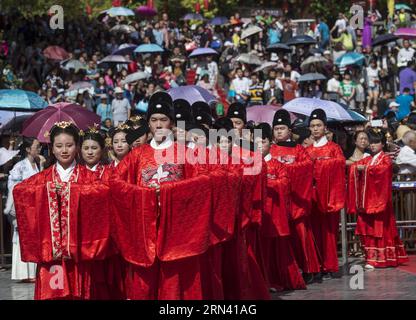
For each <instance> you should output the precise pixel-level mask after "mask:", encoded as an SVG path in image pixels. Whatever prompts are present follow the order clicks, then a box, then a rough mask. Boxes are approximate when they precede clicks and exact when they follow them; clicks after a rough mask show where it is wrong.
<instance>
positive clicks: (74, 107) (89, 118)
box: [22, 103, 101, 143]
mask: <svg viewBox="0 0 416 320" xmlns="http://www.w3.org/2000/svg"><path fill="white" fill-rule="evenodd" d="M60 121H70V122H73V123H74V124H75V125H76V126H77V127H78V128H79V129H82V130H86V129H88V127H91V126H93V125H94V124H98V123H100V122H101V119H100V117H99V116H98V115H96V114H95V113H94V112H91V111H88V110H87V109H85V108H83V107H81V106H80V105H78V104H73V103H57V104H53V105H50V106H48V107H47V108H46V109H44V110H41V111H39V112H36V113H35V114H34V115H33V116H32V117H30V118H29V119H27V120H26V121H25V123H24V124H23V132H22V134H23V135H24V136H25V137H36V138H37V139H38V140H39V141H40V142H43V143H48V142H50V141H49V136H48V133H49V131H50V130H51V128H52V127H53V125H54V124H55V123H56V122H60Z"/></svg>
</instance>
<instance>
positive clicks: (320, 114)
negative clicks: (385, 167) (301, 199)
mask: <svg viewBox="0 0 416 320" xmlns="http://www.w3.org/2000/svg"><path fill="white" fill-rule="evenodd" d="M326 123H327V118H326V113H325V111H324V110H322V109H315V110H314V111H312V113H311V116H310V119H309V128H310V130H311V133H312V136H313V138H314V140H315V141H314V144H313V145H311V146H309V147H308V148H306V151H307V152H308V154H309V156H310V157H311V158H312V160H313V161H314V164H313V179H314V191H313V203H312V217H311V219H312V230H313V233H314V236H315V240H316V243H317V245H318V250H319V253H320V255H321V257H320V258H321V265H322V273H323V280H328V279H330V278H331V277H332V273H335V272H337V271H338V253H337V238H338V234H339V219H340V210H341V209H342V208H344V205H345V191H346V190H345V189H346V188H345V163H346V161H345V157H344V155H343V153H342V150H341V147H340V146H339V145H337V144H335V143H334V142H332V141H328V140H327V138H326V136H325V131H326Z"/></svg>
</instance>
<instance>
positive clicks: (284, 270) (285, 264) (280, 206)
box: [255, 123, 306, 291]
mask: <svg viewBox="0 0 416 320" xmlns="http://www.w3.org/2000/svg"><path fill="white" fill-rule="evenodd" d="M256 129H259V130H262V136H260V137H257V138H256V140H255V142H256V145H257V147H258V150H261V152H262V155H263V157H264V160H265V162H266V166H267V193H266V199H265V201H266V202H265V213H264V215H263V221H262V225H261V234H262V246H263V257H264V260H265V267H266V272H267V278H268V280H269V282H270V285H271V287H272V288H274V289H276V290H279V291H281V290H295V289H306V285H305V281H304V280H303V278H302V275H301V273H300V272H299V267H298V264H297V263H296V260H295V255H294V252H293V249H292V243H291V239H290V227H289V219H288V216H289V203H290V200H289V183H290V182H289V176H288V173H287V169H286V167H285V165H283V164H282V163H280V162H279V161H278V160H276V159H273V158H272V155H271V154H270V146H271V141H272V130H271V127H270V125H269V124H267V123H260V124H259V125H258V126H257V127H256Z"/></svg>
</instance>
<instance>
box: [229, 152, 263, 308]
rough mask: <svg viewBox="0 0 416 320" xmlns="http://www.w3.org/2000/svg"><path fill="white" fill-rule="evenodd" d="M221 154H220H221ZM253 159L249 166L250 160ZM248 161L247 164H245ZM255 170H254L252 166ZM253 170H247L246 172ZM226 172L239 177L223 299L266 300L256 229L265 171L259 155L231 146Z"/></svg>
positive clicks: (258, 234)
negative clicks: (240, 181)
mask: <svg viewBox="0 0 416 320" xmlns="http://www.w3.org/2000/svg"><path fill="white" fill-rule="evenodd" d="M223 155H224V154H223ZM252 160H254V161H253V162H252V163H251V164H250V161H252ZM247 161H248V162H247ZM258 162H259V163H260V166H259V167H256V168H254V167H255V166H256V165H259V163H258ZM250 168H251V169H254V170H253V171H250V170H249V169H250ZM229 170H234V171H236V172H239V175H240V176H241V177H242V184H241V189H240V190H239V191H240V202H239V205H238V207H237V209H238V215H237V220H236V232H235V236H234V238H233V240H232V241H229V242H227V243H225V244H224V264H223V265H224V268H223V274H224V275H223V283H224V292H225V293H224V295H225V299H231V300H248V299H255V300H267V299H270V294H269V289H268V288H269V286H268V280H267V278H266V277H267V273H266V270H265V265H264V261H263V260H264V259H263V257H262V253H263V251H262V249H261V248H262V246H261V238H260V226H261V222H262V216H263V209H264V208H263V206H264V196H265V192H266V168H265V165H264V160H263V157H262V156H261V154H258V155H256V154H254V153H253V152H250V151H248V150H243V149H241V148H239V147H233V149H232V155H231V156H230V157H229Z"/></svg>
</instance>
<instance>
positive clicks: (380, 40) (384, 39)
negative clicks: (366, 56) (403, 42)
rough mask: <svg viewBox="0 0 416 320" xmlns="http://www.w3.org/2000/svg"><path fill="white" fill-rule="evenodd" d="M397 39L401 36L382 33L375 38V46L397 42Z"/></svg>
mask: <svg viewBox="0 0 416 320" xmlns="http://www.w3.org/2000/svg"><path fill="white" fill-rule="evenodd" d="M397 39H399V37H397V36H395V35H394V34H391V33H388V34H382V35H381V36H378V37H377V38H375V39H374V40H373V47H375V46H381V45H385V44H387V43H390V42H395V41H396V40H397Z"/></svg>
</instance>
